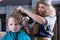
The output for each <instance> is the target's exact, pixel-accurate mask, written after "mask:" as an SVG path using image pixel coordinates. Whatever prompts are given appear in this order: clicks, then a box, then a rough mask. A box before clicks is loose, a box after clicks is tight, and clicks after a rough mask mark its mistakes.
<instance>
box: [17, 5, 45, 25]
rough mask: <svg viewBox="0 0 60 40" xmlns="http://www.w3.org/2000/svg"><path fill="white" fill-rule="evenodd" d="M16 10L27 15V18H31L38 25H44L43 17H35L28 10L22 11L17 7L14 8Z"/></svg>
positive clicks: (21, 8)
mask: <svg viewBox="0 0 60 40" xmlns="http://www.w3.org/2000/svg"><path fill="white" fill-rule="evenodd" d="M16 9H17V10H21V11H22V12H24V13H25V14H27V15H28V16H29V17H31V18H32V19H33V20H34V21H36V22H38V23H39V24H45V23H46V21H45V19H44V18H43V17H41V16H39V15H36V14H34V13H31V12H29V11H28V10H26V9H24V8H23V7H21V6H19V7H17V8H16Z"/></svg>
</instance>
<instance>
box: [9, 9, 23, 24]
mask: <svg viewBox="0 0 60 40" xmlns="http://www.w3.org/2000/svg"><path fill="white" fill-rule="evenodd" d="M21 13H22V12H20V11H18V10H16V9H14V10H13V12H12V13H11V15H10V16H9V17H8V20H9V18H10V17H13V18H14V19H16V20H17V21H18V23H19V24H20V25H21V24H22V18H23V15H22V14H21Z"/></svg>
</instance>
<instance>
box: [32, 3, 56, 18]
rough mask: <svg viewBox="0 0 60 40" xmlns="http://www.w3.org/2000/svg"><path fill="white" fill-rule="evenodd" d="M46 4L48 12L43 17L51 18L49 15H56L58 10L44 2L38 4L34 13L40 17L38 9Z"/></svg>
mask: <svg viewBox="0 0 60 40" xmlns="http://www.w3.org/2000/svg"><path fill="white" fill-rule="evenodd" d="M40 3H41V4H44V5H45V6H46V7H47V10H46V12H45V14H44V15H41V16H43V17H44V16H49V15H51V14H52V13H56V10H55V8H54V7H53V6H52V5H48V4H46V3H42V2H38V3H37V4H36V6H35V8H34V9H33V13H35V14H37V15H38V13H39V12H38V7H39V4H40Z"/></svg>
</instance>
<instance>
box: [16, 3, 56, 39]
mask: <svg viewBox="0 0 60 40" xmlns="http://www.w3.org/2000/svg"><path fill="white" fill-rule="evenodd" d="M16 10H18V11H19V10H20V11H22V12H24V13H25V14H27V15H28V16H29V17H30V18H32V20H34V21H35V22H37V23H39V29H38V40H51V38H52V36H53V28H54V24H55V21H56V11H55V9H54V7H53V6H52V5H48V4H46V3H43V2H38V3H37V5H36V8H35V10H34V12H33V13H31V12H29V11H28V10H26V9H24V8H23V7H21V6H19V7H17V8H16Z"/></svg>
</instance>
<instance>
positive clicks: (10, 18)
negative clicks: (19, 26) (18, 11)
mask: <svg viewBox="0 0 60 40" xmlns="http://www.w3.org/2000/svg"><path fill="white" fill-rule="evenodd" d="M8 21H11V22H12V21H17V20H16V19H15V18H13V17H9V19H8Z"/></svg>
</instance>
